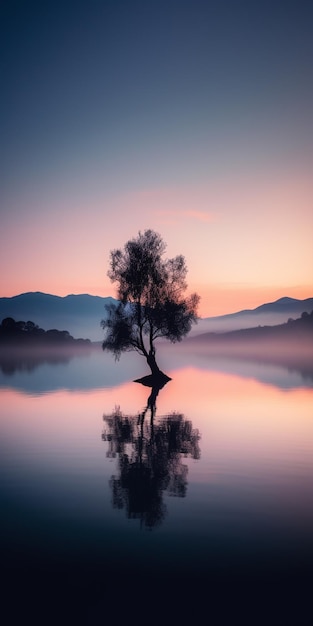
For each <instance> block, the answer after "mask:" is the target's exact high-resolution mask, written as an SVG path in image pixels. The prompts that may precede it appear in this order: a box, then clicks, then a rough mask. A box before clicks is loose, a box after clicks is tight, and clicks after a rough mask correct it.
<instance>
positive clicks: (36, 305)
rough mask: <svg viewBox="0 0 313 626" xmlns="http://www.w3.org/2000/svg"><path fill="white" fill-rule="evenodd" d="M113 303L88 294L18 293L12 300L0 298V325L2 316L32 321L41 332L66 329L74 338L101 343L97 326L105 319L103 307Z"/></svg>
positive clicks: (100, 332)
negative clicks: (42, 330) (61, 295)
mask: <svg viewBox="0 0 313 626" xmlns="http://www.w3.org/2000/svg"><path fill="white" fill-rule="evenodd" d="M114 302H117V300H114V298H110V297H108V298H101V297H100V296H90V295H88V294H80V295H69V296H65V297H60V296H54V295H50V294H46V293H41V292H39V291H37V292H30V293H22V294H20V295H18V296H13V297H12V298H0V322H1V321H2V320H3V319H4V318H6V317H12V318H13V319H15V320H16V321H19V320H25V321H26V322H27V321H28V320H32V321H33V322H34V323H35V324H38V326H40V327H41V328H43V329H44V330H49V329H50V328H57V329H58V330H67V331H69V333H70V334H71V335H72V336H73V337H75V338H80V337H82V338H83V339H91V340H92V341H101V339H102V336H103V332H102V330H101V327H100V322H101V320H102V319H103V318H104V317H105V308H104V307H105V304H110V303H114Z"/></svg>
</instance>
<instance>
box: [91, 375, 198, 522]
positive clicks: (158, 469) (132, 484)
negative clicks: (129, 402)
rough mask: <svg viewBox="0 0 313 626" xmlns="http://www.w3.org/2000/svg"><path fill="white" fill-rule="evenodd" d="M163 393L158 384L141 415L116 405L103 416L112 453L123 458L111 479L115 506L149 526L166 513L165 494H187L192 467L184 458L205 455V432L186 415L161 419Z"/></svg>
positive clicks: (158, 520) (109, 454)
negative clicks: (159, 405) (158, 404)
mask: <svg viewBox="0 0 313 626" xmlns="http://www.w3.org/2000/svg"><path fill="white" fill-rule="evenodd" d="M138 382H139V381H138ZM143 384H147V383H143ZM162 386H164V385H162ZM159 391H160V387H159V386H153V387H152V390H151V393H150V395H149V397H148V400H147V405H146V407H145V409H144V410H143V411H142V413H139V414H138V415H124V414H123V413H122V412H121V410H120V407H116V408H115V410H114V411H113V413H112V414H111V415H104V416H103V419H104V422H105V429H104V432H103V435H102V439H103V440H104V441H106V442H107V443H108V451H107V456H108V457H109V458H118V468H119V475H118V476H112V478H111V480H110V486H111V489H112V502H113V507H114V508H119V509H123V508H125V509H126V512H127V516H128V518H130V519H139V520H140V522H141V524H142V525H143V526H146V527H147V528H153V527H154V526H157V525H159V524H160V523H161V522H162V520H163V519H164V517H165V515H166V506H165V503H164V502H163V493H164V492H166V493H167V494H168V495H170V496H178V497H184V496H185V495H186V492H187V474H188V467H187V465H186V464H184V463H183V462H182V458H187V457H190V458H193V459H199V458H200V449H199V440H200V435H199V432H198V430H197V429H194V428H193V427H192V423H191V421H190V420H186V419H185V417H184V415H183V414H182V413H176V412H173V413H171V414H169V415H166V416H165V417H162V418H159V419H158V420H156V418H155V414H156V398H157V396H158V394H159ZM148 416H149V417H150V419H146V418H147V417H148Z"/></svg>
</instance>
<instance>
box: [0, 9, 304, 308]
mask: <svg viewBox="0 0 313 626" xmlns="http://www.w3.org/2000/svg"><path fill="white" fill-rule="evenodd" d="M312 29H313V5H312V2H311V1H310V0H309V1H306V0H296V1H289V0H271V1H267V0H212V1H211V0H166V1H163V0H151V1H150V0H101V1H100V0H88V1H82V0H75V1H69V0H62V1H59V0H53V1H50V0H46V1H45V2H39V1H38V2H33V1H32V0H25V1H22V0H2V2H1V3H0V48H1V55H0V59H1V60H0V67H1V87H2V89H1V92H2V95H1V99H0V137H1V141H0V267H1V278H0V297H5V296H6V297H9V296H13V295H16V294H19V293H24V292H28V291H43V292H45V293H52V294H55V295H60V296H65V295H67V294H70V293H90V294H94V295H100V296H107V295H112V296H115V295H116V287H115V285H113V284H111V283H110V281H109V278H108V277H107V270H108V268H109V256H110V250H112V249H115V248H120V247H123V246H124V244H125V243H126V241H127V240H129V239H131V238H133V237H136V235H137V234H138V232H139V231H144V230H145V229H147V228H152V229H153V230H155V231H157V232H159V233H160V234H161V236H162V238H163V239H164V241H165V242H166V243H167V250H166V255H167V256H168V257H173V256H176V255H177V254H183V255H184V256H185V258H186V263H187V267H188V270H189V271H188V276H187V279H188V289H189V291H190V292H193V291H197V292H198V293H199V295H200V296H201V302H200V309H199V312H200V315H202V316H213V315H221V314H224V313H231V312H235V311H239V310H242V309H245V308H254V307H256V306H258V305H260V304H262V303H263V302H270V301H274V300H276V299H278V298H280V297H282V296H290V297H295V298H301V299H302V298H306V297H311V296H313V245H312V241H313V202H312V199H313V176H312V173H313V116H312V111H313V37H312Z"/></svg>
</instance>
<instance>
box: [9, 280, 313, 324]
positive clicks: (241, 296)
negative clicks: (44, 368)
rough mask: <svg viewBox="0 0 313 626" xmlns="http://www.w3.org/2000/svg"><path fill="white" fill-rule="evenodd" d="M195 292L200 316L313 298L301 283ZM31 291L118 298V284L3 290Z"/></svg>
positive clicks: (14, 293)
mask: <svg viewBox="0 0 313 626" xmlns="http://www.w3.org/2000/svg"><path fill="white" fill-rule="evenodd" d="M193 291H195V292H197V293H198V294H199V295H200V303H199V309H198V314H199V317H215V316H217V317H218V316H220V315H227V314H230V313H237V312H238V311H242V310H249V309H251V310H253V309H255V308H257V307H258V306H261V305H262V304H266V303H270V302H275V301H276V300H279V299H280V298H283V297H289V298H295V299H297V300H305V299H307V298H312V297H313V285H302V286H300V285H298V286H289V287H244V286H232V285H229V286H225V287H222V286H221V287H219V286H216V285H214V286H208V287H203V285H198V286H197V285H195V286H194V288H193ZM30 292H41V293H46V294H51V295H54V296H59V297H61V298H64V297H66V296H68V295H80V294H88V295H91V296H99V297H102V298H106V297H112V298H115V297H116V291H115V288H114V286H113V287H112V288H111V289H110V287H107V288H106V289H105V288H102V289H94V290H86V289H83V288H82V289H81V290H79V289H76V290H68V289H66V288H65V289H60V288H58V289H57V288H53V285H51V289H48V288H47V286H46V288H43V287H42V288H40V287H39V288H38V287H36V288H32V287H31V286H30V288H29V289H25V288H24V289H22V286H21V287H20V289H17V290H16V291H15V290H14V289H12V288H11V289H8V290H7V291H6V292H2V294H1V295H0V297H1V298H12V297H14V296H18V295H20V294H22V293H30ZM189 293H192V288H191V286H190V288H189V289H188V291H187V294H186V295H188V294H189Z"/></svg>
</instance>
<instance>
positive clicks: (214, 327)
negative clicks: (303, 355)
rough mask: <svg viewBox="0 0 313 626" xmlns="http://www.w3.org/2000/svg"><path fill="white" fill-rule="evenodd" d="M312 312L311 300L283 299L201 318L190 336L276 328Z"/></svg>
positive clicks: (312, 304) (312, 303) (312, 300)
mask: <svg viewBox="0 0 313 626" xmlns="http://www.w3.org/2000/svg"><path fill="white" fill-rule="evenodd" d="M312 310H313V298H306V299H305V300H298V299H296V298H288V297H285V298H280V299H279V300H276V301H275V302H269V303H266V304H261V306H258V307H256V308H255V309H245V310H243V311H238V312H237V313H229V314H227V315H220V316H218V317H207V318H202V319H201V320H199V322H198V324H197V326H195V327H194V330H193V331H192V334H193V335H196V334H200V333H201V334H202V333H205V332H212V333H225V332H230V331H233V330H240V329H243V328H255V327H256V326H277V325H279V324H284V323H285V322H287V321H288V319H289V318H297V317H300V315H301V313H303V311H306V312H307V313H310V312H311V311H312Z"/></svg>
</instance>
